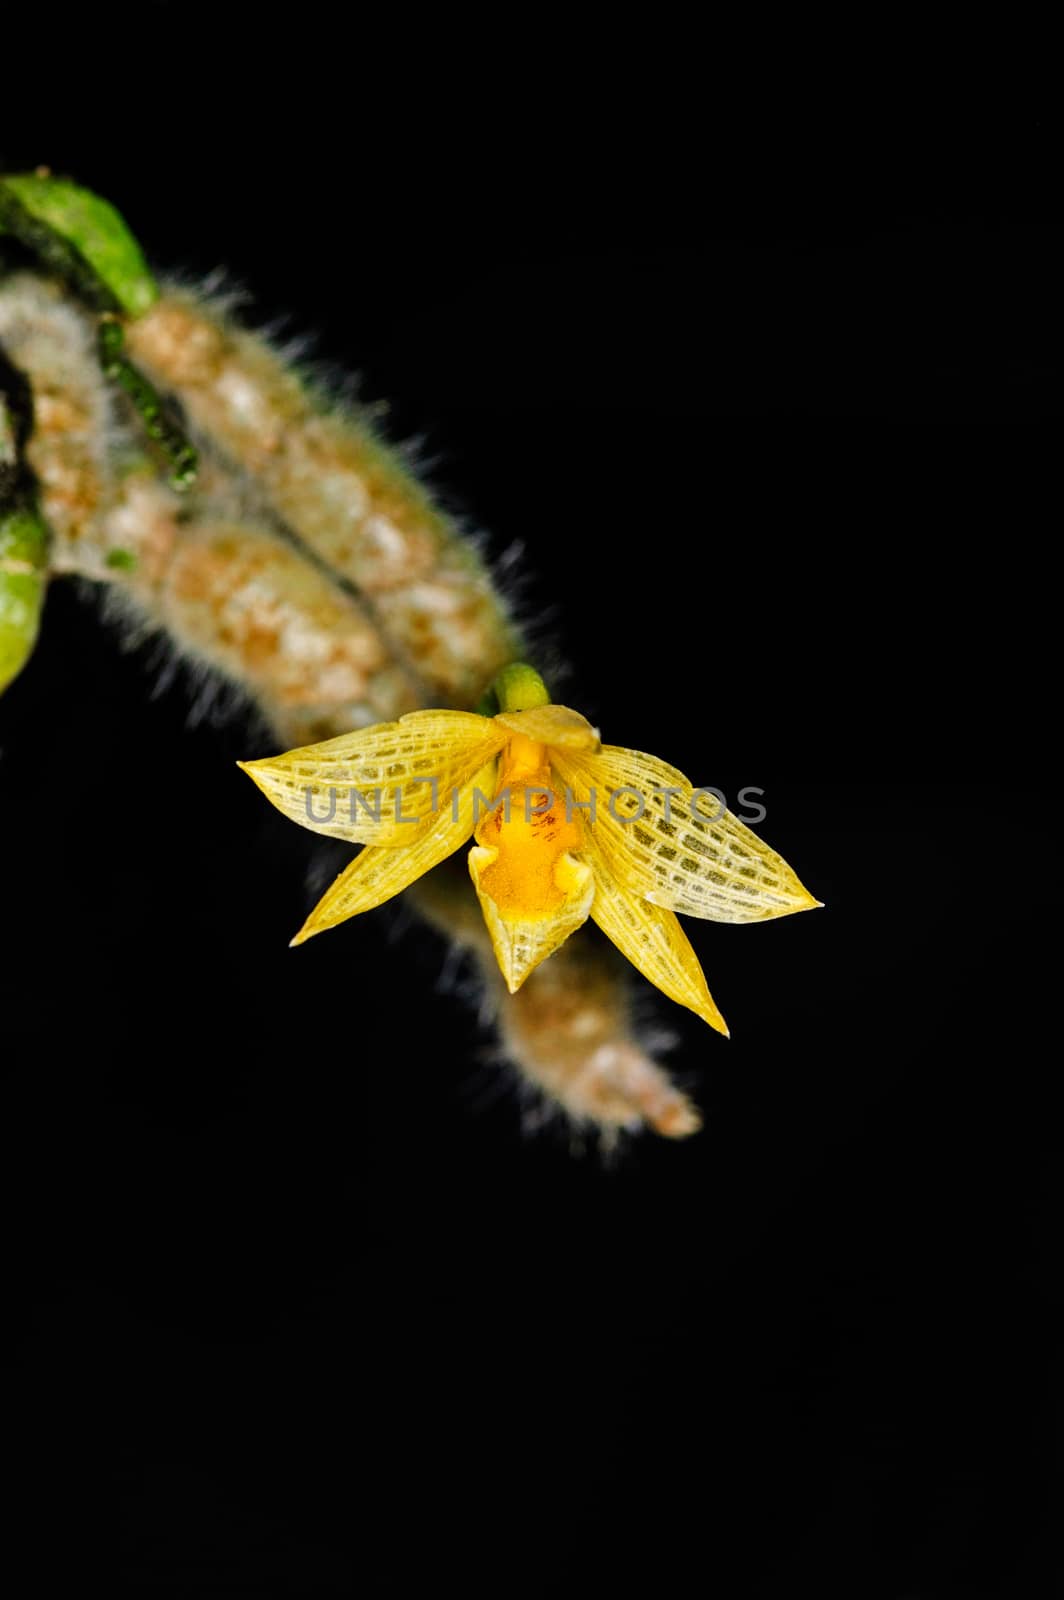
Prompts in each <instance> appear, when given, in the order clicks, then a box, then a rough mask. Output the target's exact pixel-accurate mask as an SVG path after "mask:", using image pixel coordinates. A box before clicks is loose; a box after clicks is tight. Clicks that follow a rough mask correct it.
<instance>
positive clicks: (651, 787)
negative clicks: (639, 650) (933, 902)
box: [552, 745, 820, 922]
mask: <svg viewBox="0 0 1064 1600" xmlns="http://www.w3.org/2000/svg"><path fill="white" fill-rule="evenodd" d="M552 762H553V765H554V767H555V770H556V771H557V772H558V774H559V776H560V777H561V778H562V779H563V781H564V782H565V783H566V784H567V785H568V786H569V787H570V788H571V789H572V791H573V794H574V796H575V797H576V798H577V799H578V800H581V801H587V800H588V799H589V798H590V796H591V794H592V793H593V794H594V797H595V801H594V803H595V820H594V822H593V823H592V824H591V828H592V831H593V834H594V840H595V844H596V846H597V847H598V849H599V851H600V852H601V854H602V856H603V858H604V859H605V861H606V863H607V865H608V866H609V868H610V870H611V872H612V873H613V874H614V876H615V877H616V878H617V880H618V882H619V883H621V884H622V885H623V886H624V887H625V888H627V889H629V890H632V891H634V892H635V893H636V894H639V895H642V897H643V898H644V899H645V900H649V901H651V902H652V903H653V904H655V905H659V906H664V907H665V908H666V909H667V910H670V911H679V912H682V913H684V914H686V915H687V916H691V917H707V918H709V919H710V920H711V921H713V922H763V921H765V920H767V919H768V918H771V917H786V916H789V915H790V914H791V913H792V912H794V911H809V910H812V908H813V907H814V906H817V905H819V903H820V902H819V901H817V900H815V899H814V898H813V896H812V895H811V894H810V893H809V891H808V890H807V889H806V888H805V887H804V886H803V885H802V884H801V883H800V882H799V880H798V878H797V876H796V875H795V873H794V872H793V870H792V869H791V868H790V867H789V866H788V865H787V863H786V861H784V860H783V858H782V856H779V855H777V854H776V852H775V850H770V849H769V847H768V845H767V844H764V843H763V842H762V841H761V840H760V839H759V838H758V837H757V835H756V834H754V833H751V831H750V829H749V828H747V827H746V826H745V825H744V824H743V823H741V822H740V821H739V820H738V818H737V817H734V816H732V814H731V812H729V811H726V810H725V809H724V807H723V805H722V803H721V802H720V800H719V799H718V798H717V796H715V795H714V794H712V793H707V792H704V791H703V792H701V793H700V792H699V791H696V790H695V789H694V788H693V786H692V784H691V782H690V780H689V779H688V778H685V777H684V775H683V773H682V772H678V771H677V769H676V768H675V767H670V766H669V764H668V763H667V762H665V761H659V760H658V758H657V757H656V756H650V755H645V754H643V753H642V752H641V751H639V750H625V749H622V748H621V747H620V746H618V745H603V747H602V749H601V750H600V751H599V752H598V754H597V755H583V754H580V753H577V752H573V751H569V750H565V751H557V752H555V753H553V754H552ZM618 819H621V820H618Z"/></svg>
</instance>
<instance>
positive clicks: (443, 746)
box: [238, 711, 507, 846]
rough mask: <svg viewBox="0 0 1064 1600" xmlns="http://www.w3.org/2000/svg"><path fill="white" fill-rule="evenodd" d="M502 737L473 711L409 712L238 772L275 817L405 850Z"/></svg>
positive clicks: (244, 765)
mask: <svg viewBox="0 0 1064 1600" xmlns="http://www.w3.org/2000/svg"><path fill="white" fill-rule="evenodd" d="M506 738H507V735H506V732H505V730H504V729H502V728H499V727H496V725H495V723H494V722H493V721H492V719H491V718H490V717H480V716H477V715H476V714H475V713H474V712H471V711H411V712H409V713H408V715H407V716H405V717H400V718H399V720H398V722H381V723H377V724H375V725H374V726H373V727H372V728H361V729H359V730H358V732H356V733H345V734H342V735H341V736H340V738H338V739H326V740H324V741H323V742H322V743H321V744H310V745H304V746H302V747H301V748H300V749H298V750H289V751H287V752H286V754H284V755H280V756H271V757H269V758H267V759H266V760H263V761H241V762H238V765H239V766H240V767H242V768H243V770H244V771H245V772H246V773H247V774H248V776H249V777H250V778H252V779H253V780H254V782H255V783H257V784H258V786H259V788H260V789H261V790H262V792H263V794H264V795H265V796H266V798H267V799H268V800H270V801H272V803H273V804H274V805H275V806H276V807H277V809H278V810H279V811H282V812H284V814H285V816H286V817H288V818H289V819H290V820H291V821H292V822H298V823H299V825H300V826H301V827H303V828H309V829H310V830H311V832H313V833H323V834H327V835H328V836H329V837H330V838H334V839H347V840H349V841H350V842H351V843H352V844H378V845H399V846H401V845H406V846H410V845H412V844H413V843H414V842H415V840H416V839H417V838H418V829H419V827H424V826H425V825H426V824H430V823H431V820H432V817H433V815H434V813H436V812H442V813H443V815H444V816H447V815H449V814H450V807H451V803H452V798H453V795H454V792H455V791H456V790H462V789H464V788H465V787H466V786H467V784H469V783H470V781H471V780H472V778H473V777H474V775H475V774H476V773H478V772H479V771H480V770H481V768H482V767H483V766H484V765H485V763H486V762H487V761H489V760H490V758H491V757H492V756H494V755H495V754H496V753H497V752H498V751H499V750H500V749H501V748H502V746H503V745H504V744H505V742H506ZM489 787H490V786H489Z"/></svg>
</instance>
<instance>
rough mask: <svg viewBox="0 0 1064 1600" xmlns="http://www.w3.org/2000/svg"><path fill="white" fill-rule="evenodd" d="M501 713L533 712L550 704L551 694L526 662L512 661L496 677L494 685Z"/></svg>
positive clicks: (534, 670)
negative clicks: (537, 707) (536, 708)
mask: <svg viewBox="0 0 1064 1600" xmlns="http://www.w3.org/2000/svg"><path fill="white" fill-rule="evenodd" d="M493 687H494V690H495V693H496V695H497V697H498V701H499V710H500V711H532V710H533V709H534V708H535V707H536V706H546V705H549V704H550V694H549V693H548V691H547V685H546V684H545V683H544V682H543V679H542V678H541V677H540V675H539V673H538V672H537V671H536V669H535V668H534V667H530V666H529V665H528V663H527V662H525V661H511V663H510V665H509V666H508V667H503V669H502V671H501V672H500V673H498V674H497V675H496V678H495V683H494V685H493Z"/></svg>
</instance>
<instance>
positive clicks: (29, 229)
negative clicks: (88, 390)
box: [0, 172, 159, 317]
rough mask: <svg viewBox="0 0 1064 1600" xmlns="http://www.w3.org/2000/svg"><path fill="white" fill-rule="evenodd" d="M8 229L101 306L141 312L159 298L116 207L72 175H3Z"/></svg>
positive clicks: (1, 221)
mask: <svg viewBox="0 0 1064 1600" xmlns="http://www.w3.org/2000/svg"><path fill="white" fill-rule="evenodd" d="M3 232H9V233H12V234H13V235H14V236H15V238H17V239H19V240H20V241H21V242H22V243H23V244H25V245H26V246H28V247H29V248H30V249H31V250H33V251H34V253H35V254H36V255H38V256H40V257H41V258H42V260H44V262H45V263H46V265H48V266H51V267H53V268H55V270H57V271H58V272H60V273H61V274H62V275H63V276H65V277H68V278H70V279H71V280H72V281H73V283H74V284H75V287H77V288H79V289H80V290H81V291H82V292H83V293H86V294H87V295H88V297H89V298H90V299H92V300H93V301H94V302H95V303H96V305H97V306H98V307H99V309H101V310H108V309H110V310H119V311H124V312H125V313H126V314H127V316H131V317H139V316H140V315H141V314H142V313H143V312H145V311H147V310H148V308H149V307H150V306H152V305H154V303H155V301H156V299H157V298H158V294H159V291H158V288H157V286H156V283H155V279H154V278H153V277H152V275H151V273H150V271H149V270H148V264H147V262H146V261H145V259H144V253H143V251H142V250H141V248H140V245H139V244H138V243H137V241H136V239H135V238H134V237H133V235H132V233H130V231H129V229H128V228H127V226H126V224H125V222H124V221H123V220H122V217H121V216H120V215H119V213H118V212H117V211H116V210H115V208H114V206H113V205H111V204H110V202H109V201H107V200H103V199H101V197H100V196H99V195H96V194H93V193H92V191H91V190H90V189H82V188H81V187H80V186H79V185H78V184H76V183H71V182H70V181H69V179H67V178H53V177H51V176H50V175H48V174H44V173H36V172H26V173H17V174H15V175H13V176H11V177H5V178H0V233H3ZM86 268H87V269H88V271H87V272H86V270H85V269H86ZM92 280H95V283H93V281H92Z"/></svg>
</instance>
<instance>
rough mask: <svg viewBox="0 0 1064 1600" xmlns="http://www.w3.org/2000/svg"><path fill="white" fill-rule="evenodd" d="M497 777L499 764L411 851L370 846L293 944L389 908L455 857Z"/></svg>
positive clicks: (423, 834)
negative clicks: (480, 798) (480, 794)
mask: <svg viewBox="0 0 1064 1600" xmlns="http://www.w3.org/2000/svg"><path fill="white" fill-rule="evenodd" d="M493 771H494V763H489V764H488V765H487V766H485V767H484V768H483V769H482V770H481V771H480V772H478V773H477V776H476V777H475V778H474V779H473V781H472V783H471V784H469V785H467V787H466V788H465V789H463V790H462V792H461V793H460V795H459V796H458V798H457V800H456V801H455V802H454V804H453V806H448V808H447V810H446V811H444V812H441V813H440V816H439V817H438V818H437V820H436V822H435V824H434V825H433V824H430V825H428V826H426V827H425V828H423V829H422V830H421V831H420V832H419V833H418V835H417V837H416V838H415V839H414V842H413V843H412V844H410V845H408V846H407V847H406V848H405V849H404V848H402V847H401V846H398V847H395V846H393V847H391V848H389V847H387V846H381V845H367V847H366V848H365V849H364V850H363V851H362V852H361V853H360V854H359V855H357V856H356V857H355V859H354V861H352V862H351V864H350V866H348V867H347V868H346V870H345V871H343V872H341V874H340V876H339V877H338V878H337V880H336V882H335V883H334V884H333V885H332V887H331V888H330V889H329V890H328V891H327V892H326V893H325V894H324V895H323V896H322V898H321V900H319V901H318V904H317V905H316V906H315V907H314V910H313V911H312V912H311V914H310V916H309V917H308V918H307V920H306V922H305V923H304V925H303V927H302V928H301V929H300V930H299V932H298V933H297V934H296V936H295V938H294V939H293V940H292V943H293V944H303V943H304V942H305V941H306V940H307V939H312V938H313V937H314V935H315V934H316V933H323V932H324V931H325V929H326V928H333V927H335V926H336V924H337V923H338V922H346V921H347V919H348V917H357V916H359V915H360V914H361V913H362V912H363V911H372V910H373V909H374V908H375V907H376V906H380V905H383V904H384V902H385V901H386V900H391V899H392V897H393V896H394V895H397V894H400V893H401V892H402V890H403V889H406V888H408V887H409V885H410V884H412V883H413V882H414V880H415V879H416V878H420V877H422V876H423V875H424V874H425V873H426V872H429V871H431V869H432V868H433V867H435V866H438V865H439V863H440V862H441V861H444V860H446V858H447V857H448V856H450V855H453V854H454V852H455V851H456V850H458V849H460V847H461V846H462V845H463V844H464V843H465V841H466V840H467V839H468V838H469V835H470V834H471V833H472V831H473V824H474V820H475V818H474V797H475V794H476V791H477V790H478V789H483V791H485V792H487V791H489V790H490V788H491V783H492V777H493Z"/></svg>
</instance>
